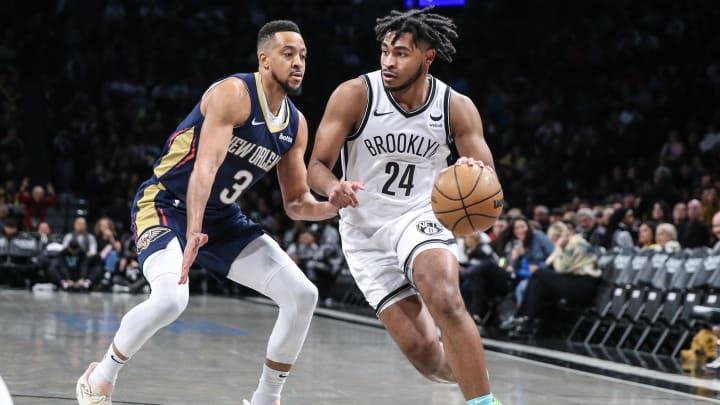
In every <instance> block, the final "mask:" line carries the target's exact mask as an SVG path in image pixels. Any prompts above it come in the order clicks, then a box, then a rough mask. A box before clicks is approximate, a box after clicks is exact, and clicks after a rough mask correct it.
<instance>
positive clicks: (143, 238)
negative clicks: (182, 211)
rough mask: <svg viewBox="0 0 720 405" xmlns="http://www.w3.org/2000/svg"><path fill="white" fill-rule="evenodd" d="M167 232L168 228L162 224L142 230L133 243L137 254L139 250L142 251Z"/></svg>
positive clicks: (168, 231)
mask: <svg viewBox="0 0 720 405" xmlns="http://www.w3.org/2000/svg"><path fill="white" fill-rule="evenodd" d="M168 233H170V228H166V227H164V226H156V227H154V228H150V229H148V230H146V231H145V232H143V234H142V235H140V237H139V238H138V240H137V243H136V244H135V246H136V247H137V252H138V254H140V252H142V251H143V250H145V249H147V248H148V246H150V244H151V243H153V242H154V241H156V240H158V239H160V238H161V237H162V236H165V235H167V234H168Z"/></svg>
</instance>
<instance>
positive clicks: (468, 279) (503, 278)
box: [460, 233, 512, 323]
mask: <svg viewBox="0 0 720 405" xmlns="http://www.w3.org/2000/svg"><path fill="white" fill-rule="evenodd" d="M465 241H466V242H465V243H466V246H467V247H468V249H467V257H468V263H467V266H466V267H465V268H464V269H463V270H462V271H461V273H460V292H461V294H462V297H463V301H465V306H466V307H467V309H468V312H470V315H471V316H472V317H473V319H474V320H475V322H477V323H479V322H480V321H481V320H482V319H483V318H484V317H485V315H486V313H487V311H488V308H489V304H490V302H491V301H492V300H493V299H495V298H498V297H503V296H505V295H507V294H508V293H509V292H511V291H512V277H511V276H510V273H508V272H506V271H505V270H503V269H501V268H500V266H499V260H500V258H499V257H498V255H497V254H496V253H495V250H494V249H493V247H492V241H491V240H490V238H489V237H488V236H487V234H485V233H476V234H473V235H471V236H469V237H466V238H465Z"/></svg>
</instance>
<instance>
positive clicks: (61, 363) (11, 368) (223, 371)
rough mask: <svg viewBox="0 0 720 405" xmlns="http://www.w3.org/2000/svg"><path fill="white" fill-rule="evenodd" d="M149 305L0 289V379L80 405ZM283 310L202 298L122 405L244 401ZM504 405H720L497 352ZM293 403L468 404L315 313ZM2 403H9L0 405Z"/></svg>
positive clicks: (155, 343) (492, 363) (20, 391)
mask: <svg viewBox="0 0 720 405" xmlns="http://www.w3.org/2000/svg"><path fill="white" fill-rule="evenodd" d="M142 299H143V297H142V296H128V295H118V294H92V295H83V294H67V293H49V294H45V295H37V294H32V293H30V292H27V291H16V290H15V291H13V290H0V320H1V323H0V325H2V327H1V328H0V375H2V377H3V378H4V379H5V382H6V384H7V385H8V387H9V389H10V392H11V394H12V395H13V399H14V402H15V404H17V405H20V404H72V403H75V400H74V388H75V380H76V379H77V377H78V376H79V375H80V374H81V373H82V372H83V371H84V370H85V367H86V366H87V364H88V363H89V362H90V361H91V360H97V359H99V358H100V357H101V356H102V354H103V353H104V352H105V350H106V349H107V347H108V344H109V342H110V339H111V338H112V335H113V332H114V331H115V329H116V328H117V325H118V323H119V321H120V318H121V316H122V314H124V313H125V312H126V311H127V310H128V309H130V308H131V307H132V306H134V305H135V304H137V303H138V302H140V301H141V300H142ZM275 314H276V309H275V308H274V307H272V306H269V305H260V304H257V303H253V302H248V301H244V300H238V299H233V298H224V297H213V296H192V297H191V298H190V304H189V305H188V309H187V311H186V312H185V313H184V314H183V315H182V317H181V318H180V319H179V320H178V321H176V322H175V323H173V324H172V325H170V326H169V327H167V328H165V329H163V330H161V331H160V332H159V333H158V334H157V335H155V337H153V338H152V339H151V340H150V341H149V342H148V343H147V344H146V345H145V347H143V349H142V350H141V351H140V352H139V353H138V354H137V355H136V356H135V357H134V358H133V359H132V360H131V362H130V363H129V364H128V365H127V366H126V367H125V368H124V369H123V370H122V372H121V373H120V378H119V380H118V387H117V390H116V392H115V395H114V403H115V404H168V405H170V404H172V405H174V404H240V403H241V400H242V398H244V397H245V398H247V397H249V396H250V395H251V393H252V390H253V389H254V387H255V385H256V382H257V378H258V376H259V372H260V368H261V363H262V361H263V357H264V353H265V343H266V339H267V335H268V334H269V333H270V330H271V328H272V325H273V323H274V321H275ZM487 357H488V361H489V368H490V370H491V378H492V385H493V391H494V392H495V394H496V395H497V396H498V397H499V398H500V399H501V400H502V401H503V403H504V404H505V405H547V404H553V405H571V404H572V405H580V404H582V405H601V404H602V405H614V404H617V405H620V404H622V405H651V404H652V405H671V404H673V405H676V404H696V403H697V404H703V403H718V402H720V401H717V400H712V399H707V398H701V397H697V396H691V395H687V394H681V393H677V392H672V391H669V390H664V389H662V388H655V387H651V386H644V385H639V384H634V383H629V382H626V381H623V380H619V379H610V378H607V377H602V376H597V375H594V374H589V373H582V372H578V371H574V370H571V369H567V368H562V367H558V366H552V365H546V364H543V363H539V362H534V361H530V360H525V359H522V358H518V357H514V356H509V355H506V354H501V353H495V352H488V355H487ZM283 404H284V405H323V404H328V405H329V404H361V405H385V404H428V405H455V404H457V405H462V404H464V401H463V399H462V396H461V395H460V392H459V389H458V388H457V387H456V386H453V385H442V384H435V383H430V382H429V381H426V380H425V379H424V378H422V377H420V375H419V374H417V372H415V370H414V369H413V368H412V366H410V364H409V363H408V362H407V361H406V360H405V358H404V357H403V356H402V354H401V353H400V352H399V351H398V349H397V348H396V347H395V344H394V343H393V342H392V340H391V339H390V338H389V337H388V336H387V334H386V332H385V331H384V330H382V329H379V328H375V327H371V326H364V325H358V324H353V323H349V322H344V321H339V320H334V319H329V318H326V317H319V316H316V317H315V319H314V320H313V324H312V327H311V330H310V333H309V335H308V339H307V342H306V343H305V347H304V349H303V352H302V354H301V355H300V359H299V361H298V363H297V364H296V367H295V368H294V369H293V371H292V373H291V375H290V378H289V379H288V382H287V383H286V385H285V390H284V395H283ZM0 405H3V404H0Z"/></svg>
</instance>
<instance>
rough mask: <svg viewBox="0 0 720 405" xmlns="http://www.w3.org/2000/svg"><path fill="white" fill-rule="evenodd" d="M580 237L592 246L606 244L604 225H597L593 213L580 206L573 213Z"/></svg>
mask: <svg viewBox="0 0 720 405" xmlns="http://www.w3.org/2000/svg"><path fill="white" fill-rule="evenodd" d="M575 218H576V220H577V223H578V225H579V230H580V233H581V235H582V237H583V238H584V239H585V240H587V241H588V242H590V244H591V245H593V246H603V247H608V246H606V242H605V241H606V240H607V238H606V237H605V233H606V230H605V227H603V226H602V225H598V223H597V220H596V218H595V213H594V212H593V211H592V210H591V209H590V208H581V209H579V210H578V211H577V214H576V215H575Z"/></svg>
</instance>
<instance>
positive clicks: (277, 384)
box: [250, 364, 289, 405]
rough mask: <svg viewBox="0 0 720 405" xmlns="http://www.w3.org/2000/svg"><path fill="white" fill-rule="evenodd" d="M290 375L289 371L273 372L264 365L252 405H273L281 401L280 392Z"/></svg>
mask: <svg viewBox="0 0 720 405" xmlns="http://www.w3.org/2000/svg"><path fill="white" fill-rule="evenodd" d="M288 374H289V372H288V371H278V370H273V369H271V368H270V367H268V366H267V365H265V364H263V372H262V375H261V376H260V382H259V383H258V386H257V389H255V392H254V393H253V396H252V401H250V403H251V404H252V405H273V404H274V403H275V401H278V400H280V392H281V391H282V388H283V385H284V384H285V380H287V376H288Z"/></svg>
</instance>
